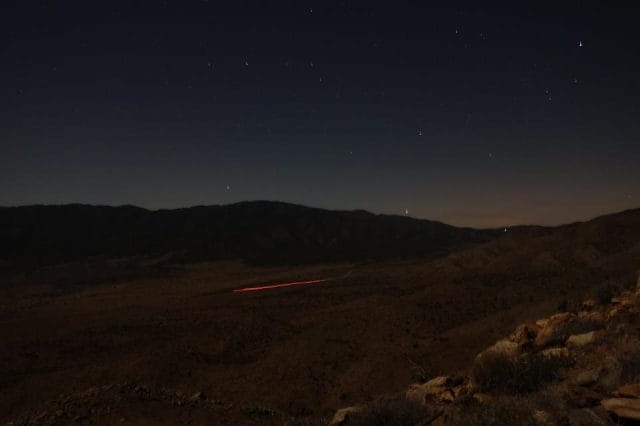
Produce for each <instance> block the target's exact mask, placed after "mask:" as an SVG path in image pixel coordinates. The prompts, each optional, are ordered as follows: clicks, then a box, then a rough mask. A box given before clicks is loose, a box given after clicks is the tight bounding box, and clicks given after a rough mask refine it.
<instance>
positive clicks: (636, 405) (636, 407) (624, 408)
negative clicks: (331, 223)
mask: <svg viewBox="0 0 640 426" xmlns="http://www.w3.org/2000/svg"><path fill="white" fill-rule="evenodd" d="M601 405H602V408H604V409H605V410H607V411H609V412H611V413H614V414H615V415H617V416H619V417H624V418H625V419H633V420H640V399H632V398H611V399H605V400H604V401H602V402H601Z"/></svg>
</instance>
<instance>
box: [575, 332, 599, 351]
mask: <svg viewBox="0 0 640 426" xmlns="http://www.w3.org/2000/svg"><path fill="white" fill-rule="evenodd" d="M598 337H599V336H598V334H597V333H596V332H595V331H590V332H588V333H583V334H573V335H571V336H569V338H568V339H567V346H569V347H574V348H577V347H581V346H586V345H589V344H591V343H593V342H595V341H596V340H598Z"/></svg>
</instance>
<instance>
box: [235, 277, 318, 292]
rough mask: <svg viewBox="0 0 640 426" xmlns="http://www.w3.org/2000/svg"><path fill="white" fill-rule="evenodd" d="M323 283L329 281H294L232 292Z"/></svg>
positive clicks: (238, 290)
mask: <svg viewBox="0 0 640 426" xmlns="http://www.w3.org/2000/svg"><path fill="white" fill-rule="evenodd" d="M324 281H329V279H324V280H310V281H296V282H292V283H283V284H271V285H263V286H259V287H245V288H238V289H235V290H233V292H234V293H244V292H247V291H260V290H268V289H271V288H280V287H291V286H294V285H309V284H318V283H321V282H324Z"/></svg>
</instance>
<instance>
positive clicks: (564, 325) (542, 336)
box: [535, 312, 602, 347]
mask: <svg viewBox="0 0 640 426" xmlns="http://www.w3.org/2000/svg"><path fill="white" fill-rule="evenodd" d="M589 314H592V313H589ZM593 314H595V312H593ZM594 319H595V317H594V318H590V317H585V318H580V317H578V316H577V315H574V314H571V313H569V312H564V313H561V314H556V315H553V316H552V317H551V318H549V321H548V322H547V324H546V325H545V326H544V327H542V329H541V330H540V331H539V332H538V335H537V336H536V340H535V343H536V345H537V346H540V347H545V346H549V345H551V344H555V343H560V342H564V341H565V340H566V339H567V338H568V337H569V336H570V335H572V334H578V333H585V332H588V331H593V330H595V329H597V328H600V327H601V326H602V321H595V320H594Z"/></svg>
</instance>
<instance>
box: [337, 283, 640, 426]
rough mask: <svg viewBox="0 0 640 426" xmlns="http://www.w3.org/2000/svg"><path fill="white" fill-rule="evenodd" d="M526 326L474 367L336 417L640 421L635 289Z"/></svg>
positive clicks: (585, 425) (407, 421) (575, 425)
mask: <svg viewBox="0 0 640 426" xmlns="http://www.w3.org/2000/svg"><path fill="white" fill-rule="evenodd" d="M599 299H600V300H595V299H589V300H585V301H583V302H582V303H579V304H576V306H575V307H574V309H570V310H568V311H566V312H561V313H558V314H555V315H552V316H550V317H548V318H543V319H539V320H537V321H535V322H532V323H526V324H521V325H519V326H518V327H517V328H516V329H515V330H514V331H513V333H512V334H511V335H510V336H508V337H506V338H504V339H502V340H499V341H497V342H496V343H495V344H494V345H492V346H490V347H489V348H487V349H485V350H484V351H482V352H481V353H479V354H478V355H477V356H476V357H475V360H474V362H473V364H472V365H471V366H470V367H469V368H468V370H466V371H460V372H458V373H456V374H452V375H448V376H440V377H435V378H432V379H430V380H428V381H427V382H426V383H419V384H414V385H411V386H410V387H409V389H408V390H407V391H406V393H404V394H402V395H394V396H389V397H385V398H381V399H379V400H377V401H375V402H373V403H371V404H368V405H362V406H352V407H348V408H344V409H341V410H339V411H338V412H336V414H335V416H334V417H333V420H332V422H331V424H334V425H411V424H414V425H427V424H432V425H441V426H444V425H461V426H462V425H506V424H512V425H516V424H517V425H532V426H551V425H571V426H590V425H603V426H604V425H632V424H638V423H636V422H638V421H640V277H639V278H638V282H637V285H636V287H635V288H633V289H630V290H627V291H624V292H623V293H622V294H620V295H618V296H616V297H611V295H609V294H606V293H604V292H603V293H602V294H600V295H599Z"/></svg>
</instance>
